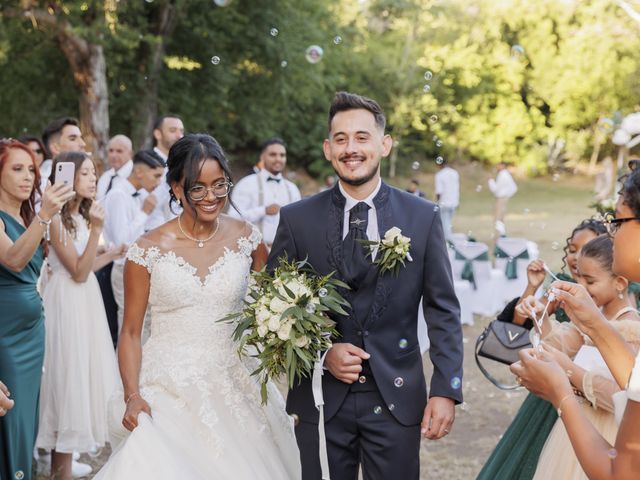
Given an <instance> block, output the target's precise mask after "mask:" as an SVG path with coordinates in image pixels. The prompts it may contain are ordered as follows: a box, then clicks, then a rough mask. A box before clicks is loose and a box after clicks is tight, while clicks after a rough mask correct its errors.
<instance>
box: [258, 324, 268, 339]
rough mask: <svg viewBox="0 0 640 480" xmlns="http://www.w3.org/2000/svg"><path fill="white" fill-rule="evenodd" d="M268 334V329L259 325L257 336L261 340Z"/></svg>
mask: <svg viewBox="0 0 640 480" xmlns="http://www.w3.org/2000/svg"><path fill="white" fill-rule="evenodd" d="M268 332H269V328H268V327H267V326H266V325H259V326H258V335H259V336H260V337H261V338H264V336H265V335H266V334H267V333H268Z"/></svg>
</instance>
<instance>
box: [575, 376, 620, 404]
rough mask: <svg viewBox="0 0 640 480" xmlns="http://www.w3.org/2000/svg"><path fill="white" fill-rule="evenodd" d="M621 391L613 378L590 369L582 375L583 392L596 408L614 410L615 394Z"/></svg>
mask: <svg viewBox="0 0 640 480" xmlns="http://www.w3.org/2000/svg"><path fill="white" fill-rule="evenodd" d="M619 391H620V387H618V384H617V383H616V382H615V380H613V379H612V378H607V377H604V376H602V375H599V374H597V373H595V372H590V371H587V372H585V373H584V376H583V377H582V392H583V393H584V396H585V398H586V399H587V400H589V402H591V404H592V405H593V407H594V408H601V409H602V410H606V411H607V412H613V394H614V393H616V392H619Z"/></svg>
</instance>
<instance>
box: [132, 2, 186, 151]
mask: <svg viewBox="0 0 640 480" xmlns="http://www.w3.org/2000/svg"><path fill="white" fill-rule="evenodd" d="M175 19H176V6H175V5H174V4H173V2H169V3H165V4H162V5H161V6H160V8H159V10H158V11H157V12H156V21H155V23H154V26H153V28H152V30H153V32H152V33H153V34H154V35H156V36H158V37H159V38H158V41H157V42H153V43H143V44H141V45H140V55H139V57H140V58H139V61H138V65H139V69H138V70H139V71H140V74H141V75H144V76H145V77H146V82H145V83H144V88H143V89H142V91H141V92H140V96H139V98H140V101H139V103H138V107H137V109H136V114H135V116H134V117H133V119H132V120H133V124H132V125H131V140H132V141H133V145H134V146H135V147H138V148H151V147H152V144H153V138H152V130H153V124H154V123H155V121H156V118H157V117H158V83H159V80H160V74H161V72H162V65H163V61H164V53H165V48H166V40H167V38H168V37H169V36H171V34H172V33H173V30H174V27H175V23H176V22H175ZM176 113H178V112H176Z"/></svg>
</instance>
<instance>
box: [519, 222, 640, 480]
mask: <svg viewBox="0 0 640 480" xmlns="http://www.w3.org/2000/svg"><path fill="white" fill-rule="evenodd" d="M612 263H613V244H612V242H611V239H610V238H608V237H607V236H604V235H603V236H600V237H598V238H595V239H593V240H591V241H590V242H589V243H587V244H586V245H585V246H584V248H583V249H582V251H581V253H580V256H579V258H578V270H579V272H580V277H579V278H578V283H579V284H580V285H582V286H583V287H584V288H585V289H586V290H587V292H588V293H589V294H590V295H591V298H593V300H594V303H595V304H596V305H597V306H598V307H599V308H600V309H601V311H602V314H603V315H604V316H605V318H607V319H609V321H610V322H612V325H613V326H614V328H615V329H616V330H617V331H618V332H619V333H620V334H621V335H622V337H623V338H624V339H625V340H626V341H627V342H629V343H630V344H631V345H633V347H634V349H638V348H640V322H638V320H640V316H639V315H638V312H637V311H636V310H635V308H634V306H633V303H632V302H631V299H630V297H629V295H628V294H627V288H628V286H629V281H628V280H627V279H626V278H624V277H622V276H619V275H615V274H614V273H613V272H612V270H611V268H612ZM519 308H520V309H521V310H523V311H532V310H534V309H535V311H536V314H537V316H540V315H541V314H542V312H543V310H544V305H543V304H542V303H541V302H540V301H538V300H536V299H535V298H534V297H529V298H528V299H526V300H525V302H523V304H522V306H521V307H519ZM543 322H544V323H543V326H542V330H543V334H544V335H543V337H542V339H543V341H544V345H545V347H546V348H547V349H548V350H549V352H550V355H551V356H552V357H553V358H554V359H555V360H556V361H557V362H558V363H559V364H560V366H561V367H562V368H563V369H564V371H565V372H567V376H568V378H569V382H570V383H571V385H572V386H573V388H574V391H575V392H576V395H578V396H579V402H580V404H581V405H582V408H583V411H584V413H585V415H586V416H587V418H588V419H589V421H590V422H591V423H592V424H593V425H594V426H595V427H596V429H597V430H598V432H599V433H600V434H601V435H602V436H603V437H604V438H605V439H607V441H609V442H612V441H613V440H614V439H615V436H616V432H617V426H616V423H615V418H614V415H613V394H614V393H616V392H617V391H619V388H618V386H617V385H616V383H615V381H614V380H613V377H612V376H611V374H610V373H609V371H608V369H607V367H606V365H604V364H603V362H599V361H598V359H597V358H594V357H593V353H591V351H592V350H593V349H591V350H590V349H589V346H590V345H593V343H592V342H591V340H590V339H589V338H588V337H587V338H585V337H584V336H583V335H582V333H581V332H580V331H579V330H578V329H577V328H576V327H575V325H574V324H572V323H563V324H560V323H558V322H556V321H553V320H550V319H548V318H544V319H543ZM585 346H586V347H585ZM578 357H580V358H578ZM574 358H575V361H574ZM569 447H570V442H569V438H568V437H567V434H566V430H565V428H564V426H563V425H562V422H561V421H556V423H555V425H554V427H553V430H552V431H551V433H550V435H549V438H548V439H547V442H546V444H545V446H544V449H543V450H542V453H541V455H540V459H539V461H538V466H537V468H536V473H535V476H534V479H535V480H546V479H548V478H552V477H557V478H563V479H565V478H566V479H580V478H586V477H585V475H584V472H583V470H582V468H581V467H580V465H579V463H578V460H577V458H576V457H575V455H571V454H569V453H568V452H569V451H570V448H569Z"/></svg>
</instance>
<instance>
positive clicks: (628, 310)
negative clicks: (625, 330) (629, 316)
mask: <svg viewBox="0 0 640 480" xmlns="http://www.w3.org/2000/svg"><path fill="white" fill-rule="evenodd" d="M637 311H638V310H636V309H635V308H633V307H631V306H627V307H624V308H621V309H620V310H618V311H617V312H616V314H615V315H614V316H613V318H612V319H611V320H618V319H619V318H620V317H621V316H622V315H624V314H625V313H630V312H637Z"/></svg>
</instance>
